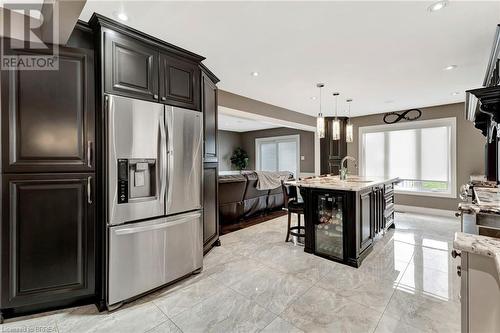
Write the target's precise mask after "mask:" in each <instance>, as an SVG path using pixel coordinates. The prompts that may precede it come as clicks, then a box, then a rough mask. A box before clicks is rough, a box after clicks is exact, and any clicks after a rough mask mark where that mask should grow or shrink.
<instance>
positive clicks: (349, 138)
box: [345, 99, 354, 142]
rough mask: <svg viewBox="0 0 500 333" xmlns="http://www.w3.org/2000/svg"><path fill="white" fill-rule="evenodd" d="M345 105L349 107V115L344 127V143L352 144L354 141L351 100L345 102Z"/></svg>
mask: <svg viewBox="0 0 500 333" xmlns="http://www.w3.org/2000/svg"><path fill="white" fill-rule="evenodd" d="M346 102H347V105H348V106H349V109H348V110H349V111H348V112H349V113H348V117H349V118H347V125H346V127H345V141H346V142H353V141H354V126H353V125H352V123H351V102H352V99H348V100H346Z"/></svg>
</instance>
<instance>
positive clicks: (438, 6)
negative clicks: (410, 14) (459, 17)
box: [427, 0, 448, 13]
mask: <svg viewBox="0 0 500 333" xmlns="http://www.w3.org/2000/svg"><path fill="white" fill-rule="evenodd" d="M446 6H448V1H447V0H443V1H438V2H434V3H433V4H432V5H430V6H429V7H427V10H428V11H430V12H431V13H433V12H437V11H438V10H441V9H443V8H444V7H446Z"/></svg>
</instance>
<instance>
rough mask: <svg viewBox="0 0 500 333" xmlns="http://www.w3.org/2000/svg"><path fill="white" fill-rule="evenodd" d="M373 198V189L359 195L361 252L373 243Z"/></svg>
mask: <svg viewBox="0 0 500 333" xmlns="http://www.w3.org/2000/svg"><path fill="white" fill-rule="evenodd" d="M371 197H372V191H371V189H370V190H368V191H365V192H362V193H360V195H359V252H362V251H364V250H365V249H366V248H367V247H368V246H369V245H370V244H371V243H372V241H373V235H372V218H371V213H370V208H371Z"/></svg>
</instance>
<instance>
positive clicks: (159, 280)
mask: <svg viewBox="0 0 500 333" xmlns="http://www.w3.org/2000/svg"><path fill="white" fill-rule="evenodd" d="M202 230H203V228H202V218H201V212H199V211H197V212H192V213H187V214H182V215H177V216H172V217H167V218H159V219H155V220H151V221H146V222H141V223H132V224H126V225H122V226H116V227H110V228H109V233H110V235H109V272H108V274H109V289H108V305H113V304H116V303H119V302H121V301H124V300H127V299H129V298H132V297H134V296H136V295H139V294H142V293H144V292H147V291H149V290H151V289H154V288H157V287H159V286H162V285H164V284H166V283H169V282H171V281H173V280H175V279H178V278H180V277H182V276H184V275H187V274H189V273H191V272H193V271H195V270H197V269H199V268H201V267H202V260H203V241H202Z"/></svg>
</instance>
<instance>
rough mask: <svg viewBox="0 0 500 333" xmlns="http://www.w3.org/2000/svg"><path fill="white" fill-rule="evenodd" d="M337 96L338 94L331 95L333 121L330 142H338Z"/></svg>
mask: <svg viewBox="0 0 500 333" xmlns="http://www.w3.org/2000/svg"><path fill="white" fill-rule="evenodd" d="M339 95H340V94H339V93H338V92H334V93H333V98H334V99H335V119H334V120H333V121H332V140H340V120H339V119H338V118H337V116H338V114H337V107H338V98H339Z"/></svg>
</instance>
